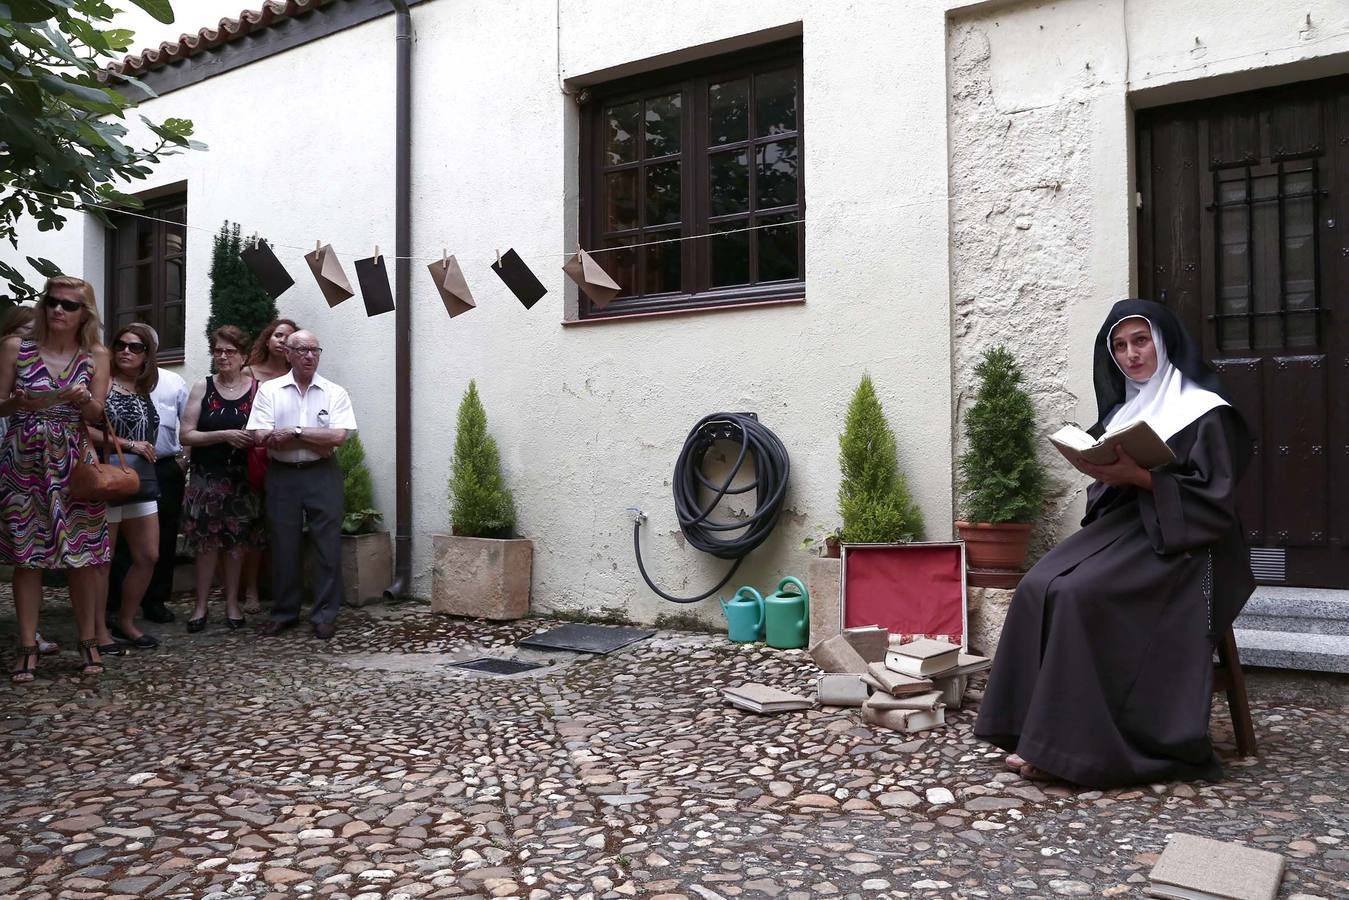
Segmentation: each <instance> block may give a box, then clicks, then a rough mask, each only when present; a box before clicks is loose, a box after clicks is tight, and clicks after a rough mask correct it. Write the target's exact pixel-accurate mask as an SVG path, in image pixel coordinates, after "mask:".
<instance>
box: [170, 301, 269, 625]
mask: <svg viewBox="0 0 1349 900" xmlns="http://www.w3.org/2000/svg"><path fill="white" fill-rule="evenodd" d="M247 347H248V338H247V336H246V335H245V334H244V333H243V332H242V331H241V330H239V329H238V328H235V327H234V326H233V325H226V326H224V327H222V328H217V329H216V330H215V333H214V334H212V335H211V357H212V358H213V359H214V360H215V375H214V376H209V375H208V376H207V377H206V378H205V379H204V380H202V381H199V382H197V383H196V384H194V385H193V386H192V393H191V395H189V396H188V398H187V409H185V410H184V411H183V418H182V442H183V445H184V446H186V447H191V448H192V468H191V469H190V470H189V475H188V482H187V494H186V495H185V496H184V497H183V538H184V540H185V541H186V542H187V546H188V548H189V549H191V550H193V551H194V552H195V553H196V555H197V608H196V610H195V611H194V612H193V613H192V618H190V619H188V621H187V630H188V631H201V630H202V629H203V628H205V627H206V615H207V612H206V598H207V595H208V594H210V592H211V580H212V578H213V577H214V575H215V572H216V564H217V562H219V561H220V560H221V554H222V553H223V554H224V560H223V562H224V566H223V569H224V575H225V578H224V581H225V584H224V588H225V625H226V626H228V627H229V628H230V629H231V630H234V629H238V628H241V627H243V624H244V617H243V613H241V612H240V611H239V575H240V569H241V568H242V567H243V562H244V554H245V553H246V552H247V551H249V550H251V549H256V548H257V547H260V546H261V545H262V540H263V530H262V521H261V509H262V507H261V499H260V497H259V495H258V491H257V489H256V488H254V487H253V485H252V484H250V483H249V481H248V455H247V454H248V448H249V447H252V446H253V444H254V440H253V435H252V433H251V432H249V431H247V430H245V427H244V426H245V425H247V424H248V414H249V412H250V411H251V410H252V408H253V392H254V391H256V390H257V382H256V381H255V380H254V379H253V378H252V377H250V376H249V375H245V374H244V372H243V362H244V358H243V353H244V350H245V349H246V348H247Z"/></svg>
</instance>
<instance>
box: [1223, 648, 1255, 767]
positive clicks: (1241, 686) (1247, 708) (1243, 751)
mask: <svg viewBox="0 0 1349 900" xmlns="http://www.w3.org/2000/svg"><path fill="white" fill-rule="evenodd" d="M1219 692H1225V693H1226V694H1227V711H1228V712H1229V713H1230V714H1231V716H1232V731H1233V732H1234V733H1235V735H1236V738H1237V755H1238V756H1258V755H1259V752H1258V751H1257V750H1256V749H1255V726H1253V725H1252V724H1251V705H1250V703H1249V702H1248V701H1247V699H1246V676H1245V675H1243V674H1242V672H1241V659H1240V658H1239V657H1238V656H1237V638H1236V635H1234V634H1233V633H1232V629H1231V628H1229V629H1227V633H1226V634H1224V635H1223V637H1222V640H1220V641H1219V642H1218V661H1217V662H1216V663H1214V664H1213V693H1215V694H1217V693H1219Z"/></svg>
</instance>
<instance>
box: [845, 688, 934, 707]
mask: <svg viewBox="0 0 1349 900" xmlns="http://www.w3.org/2000/svg"><path fill="white" fill-rule="evenodd" d="M862 705H863V706H864V707H866V708H868V709H877V710H887V709H936V708H937V707H938V706H940V705H941V691H924V692H923V693H921V694H906V695H905V696H902V697H895V696H893V695H891V694H885V693H878V694H872V695H871V696H870V697H868V698H867V702H866V703H863V704H862Z"/></svg>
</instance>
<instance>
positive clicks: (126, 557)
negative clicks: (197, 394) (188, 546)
mask: <svg viewBox="0 0 1349 900" xmlns="http://www.w3.org/2000/svg"><path fill="white" fill-rule="evenodd" d="M150 333H151V334H152V335H153V336H154V339H155V345H156V348H158V344H159V334H158V333H157V332H156V331H155V330H154V329H153V328H151V329H150ZM187 394H188V391H187V383H186V382H185V381H183V379H182V377H181V376H180V375H178V373H177V372H172V371H170V370H168V369H160V370H159V381H158V383H157V384H156V385H155V389H154V390H153V391H151V392H150V402H151V403H153V404H154V405H155V409H156V410H158V411H159V433H158V434H156V435H155V474H156V476H157V477H158V480H159V500H158V501H157V506H158V511H159V560H158V562H156V563H155V570H154V573H153V574H152V575H151V576H150V585H149V587H147V588H146V589H145V599H144V600H143V601H142V603H141V614H142V615H143V616H145V618H147V619H149V620H150V621H151V622H159V623H161V624H162V623H165V622H172V621H173V610H171V609H169V608H168V607H167V606H165V604H166V603H167V602H168V600H169V597H170V596H171V595H172V594H173V567H174V565H175V564H176V563H177V560H178V520H179V518H180V517H181V515H182V512H183V488H184V482H185V481H186V480H187V479H186V468H187V466H186V462H187V458H186V457H185V456H184V455H183V445H182V444H181V443H179V441H178V419H179V417H181V416H182V414H183V411H184V410H185V409H186V408H187ZM130 568H131V553H130V551H129V550H127V546H126V542H125V541H118V542H117V548H116V551H115V552H114V553H113V557H112V568H111V570H110V572H109V574H108V578H109V582H108V618H109V620H110V621H114V622H115V621H116V612H117V609H118V607H119V605H120V604H121V601H122V579H123V578H125V577H126V573H127V570H128V569H130Z"/></svg>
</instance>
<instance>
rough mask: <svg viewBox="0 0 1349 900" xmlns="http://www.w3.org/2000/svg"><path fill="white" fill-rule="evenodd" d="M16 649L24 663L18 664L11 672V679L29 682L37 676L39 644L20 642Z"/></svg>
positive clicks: (18, 681) (24, 682) (15, 681)
mask: <svg viewBox="0 0 1349 900" xmlns="http://www.w3.org/2000/svg"><path fill="white" fill-rule="evenodd" d="M14 649H15V651H16V652H17V653H18V654H19V659H21V660H23V664H22V665H19V666H16V667H15V668H14V669H13V670H12V671H11V672H10V673H9V680H10V681H12V682H14V683H15V684H27V683H28V682H30V681H32V680H33V679H34V678H36V677H37V654H38V649H37V645H36V644H30V645H28V646H24V645H23V644H19V645H18V646H17V647H15V648H14Z"/></svg>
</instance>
